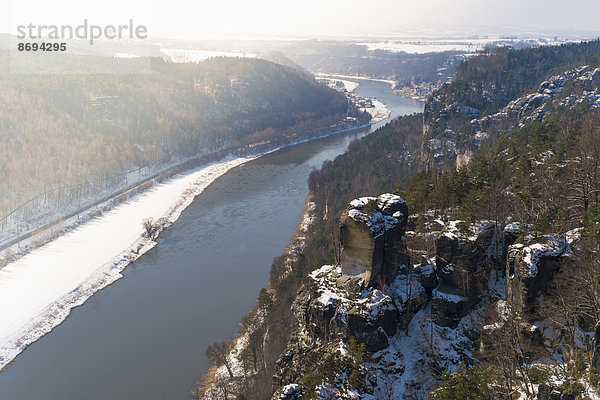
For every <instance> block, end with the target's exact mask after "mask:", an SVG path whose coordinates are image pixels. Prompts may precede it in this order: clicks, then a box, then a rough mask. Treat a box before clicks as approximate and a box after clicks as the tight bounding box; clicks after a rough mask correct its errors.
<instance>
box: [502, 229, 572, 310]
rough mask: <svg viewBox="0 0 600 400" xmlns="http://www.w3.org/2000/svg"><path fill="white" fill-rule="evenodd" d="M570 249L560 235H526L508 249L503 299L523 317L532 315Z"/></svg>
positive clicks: (563, 263) (561, 266) (567, 260)
mask: <svg viewBox="0 0 600 400" xmlns="http://www.w3.org/2000/svg"><path fill="white" fill-rule="evenodd" d="M570 254H571V248H570V246H569V243H568V242H567V239H566V238H565V237H564V236H559V235H557V236H551V235H546V236H542V237H540V238H537V239H533V238H530V239H529V240H528V242H527V243H518V244H514V245H512V246H510V247H509V248H508V259H507V265H506V268H507V271H506V276H507V282H506V291H507V299H508V300H509V302H510V304H511V306H512V307H513V309H514V310H515V311H516V312H517V313H518V314H519V315H521V316H523V317H525V318H526V319H531V318H534V317H535V312H536V311H538V309H539V301H538V299H539V298H540V296H541V295H544V294H548V290H549V288H550V287H551V285H550V283H551V282H552V279H553V278H554V276H555V275H556V274H557V273H558V272H559V271H560V269H561V268H564V267H566V266H567V265H568V263H569V262H571V259H570V257H568V256H569V255H570Z"/></svg>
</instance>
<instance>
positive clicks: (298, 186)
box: [0, 80, 423, 400]
mask: <svg viewBox="0 0 600 400" xmlns="http://www.w3.org/2000/svg"><path fill="white" fill-rule="evenodd" d="M360 83H361V85H360V86H359V88H358V89H357V92H358V93H359V94H360V95H362V96H368V97H376V98H378V99H379V100H380V101H382V102H383V103H385V104H386V105H387V106H388V108H390V109H391V110H392V111H393V116H396V115H402V114H410V113H413V112H420V111H422V109H423V105H422V103H419V102H416V101H413V100H411V99H407V98H403V97H399V96H395V95H393V94H392V93H391V90H390V87H389V85H388V84H385V83H381V82H371V81H364V80H362V81H360ZM378 125H381V123H380V124H378ZM372 129H373V128H372ZM366 133H367V131H363V132H355V133H351V134H346V135H339V136H334V137H331V138H327V139H324V140H320V141H316V142H311V143H306V144H302V145H298V146H295V147H292V148H288V149H284V150H282V151H278V152H276V153H273V154H270V155H268V156H265V157H262V158H260V159H258V160H255V161H252V162H249V163H248V164H246V165H242V166H240V167H237V168H234V169H232V170H231V171H229V172H228V173H227V174H225V175H224V176H222V177H221V178H219V179H218V180H217V181H215V182H214V183H213V184H212V185H211V186H209V187H208V188H207V189H206V190H205V191H204V192H203V193H202V194H201V195H199V196H198V197H197V198H196V199H195V200H194V202H193V203H192V204H191V205H190V206H189V207H188V208H187V209H186V210H185V211H184V212H183V213H182V215H181V217H180V218H179V220H178V221H177V222H176V223H175V224H173V226H171V227H170V228H168V229H167V230H166V231H165V232H163V234H162V235H161V238H160V239H159V242H160V243H159V244H158V246H156V247H155V248H154V249H152V250H150V251H149V252H148V253H146V254H144V255H143V256H142V257H140V259H139V260H137V261H136V262H134V263H133V264H131V265H130V266H128V267H127V268H126V269H125V271H123V275H124V278H122V279H120V280H118V281H117V282H115V283H113V284H112V285H110V286H109V287H107V288H105V289H103V290H101V291H100V292H98V293H96V294H95V295H94V296H93V297H92V298H90V299H89V300H88V301H87V302H86V303H85V304H84V305H83V306H81V307H79V308H76V309H74V310H73V311H72V313H71V315H70V316H69V317H68V318H67V319H66V320H65V321H64V322H63V323H62V324H61V325H59V326H58V327H56V328H55V329H54V330H53V331H52V332H51V333H49V334H48V335H46V336H44V337H43V338H42V339H40V340H38V341H37V342H35V343H34V344H32V345H30V346H29V347H28V348H27V349H26V350H25V351H24V352H23V353H22V354H20V355H19V356H18V357H17V358H16V360H15V361H14V363H13V364H11V365H10V366H9V367H8V368H7V369H6V371H4V372H2V373H0V400H34V399H45V400H70V399H74V400H78V399H82V400H83V399H90V400H95V399H102V400H107V399H140V400H142V399H143V400H155V399H156V400H164V399H169V400H170V399H176V400H177V399H181V400H183V399H188V398H190V390H191V389H192V387H193V386H194V384H195V382H196V379H198V378H199V377H200V376H201V375H202V374H203V373H204V372H206V370H207V369H208V367H209V362H208V360H206V358H205V356H204V351H205V350H206V347H207V346H208V345H209V344H211V343H213V342H215V341H217V340H223V339H227V338H231V337H232V336H233V334H234V333H235V331H236V330H237V328H238V323H239V322H240V321H241V319H242V317H243V316H244V315H245V314H246V313H247V312H248V310H249V309H250V308H251V307H252V305H253V304H254V301H255V299H256V296H257V295H258V291H259V289H260V288H261V287H263V286H266V284H267V280H268V272H269V268H270V266H271V262H272V260H273V258H274V257H275V256H278V255H280V254H281V253H282V252H283V251H284V249H285V247H286V246H287V245H288V244H289V242H290V239H291V237H292V235H293V234H294V232H295V229H296V226H297V224H298V222H299V220H300V216H301V214H302V211H303V209H304V201H305V198H306V195H307V193H308V188H307V184H306V180H307V178H308V175H309V173H310V172H311V171H312V170H314V169H317V168H319V167H320V166H321V164H322V163H323V161H325V160H328V159H333V158H334V157H335V156H336V155H338V154H341V153H343V152H344V151H345V150H346V148H347V147H348V144H349V143H350V142H351V141H352V140H353V139H355V138H357V137H359V136H363V135H365V134H366Z"/></svg>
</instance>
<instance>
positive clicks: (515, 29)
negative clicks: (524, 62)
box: [0, 0, 600, 38]
mask: <svg viewBox="0 0 600 400" xmlns="http://www.w3.org/2000/svg"><path fill="white" fill-rule="evenodd" d="M11 2H12V4H10V3H11ZM0 4H2V5H4V7H3V9H4V10H7V9H8V10H10V12H9V13H0V31H1V32H13V33H14V32H15V29H16V26H17V25H19V24H29V23H33V24H36V25H38V24H39V25H42V24H47V25H60V24H67V23H69V24H73V25H77V24H80V23H81V22H82V20H83V19H84V18H87V19H88V20H89V21H90V23H95V24H98V25H103V24H122V23H126V22H127V21H128V20H129V18H133V19H134V21H136V22H137V23H140V24H141V23H143V24H145V25H147V26H148V31H149V34H150V36H151V37H152V36H154V37H161V36H170V37H184V38H203V37H209V36H221V35H228V36H234V37H241V36H253V37H273V36H279V37H283V36H288V37H290V36H291V37H298V38H305V37H323V36H340V37H348V38H350V37H365V36H389V35H390V34H392V33H394V34H397V35H407V34H411V33H412V34H415V35H418V36H422V35H424V34H432V35H436V34H439V33H446V32H449V31H456V32H459V33H461V34H464V33H468V34H493V33H500V34H516V35H517V34H521V35H522V34H527V33H532V34H538V33H541V32H544V33H547V34H558V35H563V36H564V35H569V34H571V35H575V34H576V33H579V34H582V33H583V36H586V37H593V36H597V35H600V24H599V23H598V20H597V19H598V16H599V15H600V1H599V0H571V1H569V2H566V1H564V0H561V1H558V0H495V1H492V0H320V1H317V0H297V1H290V0H211V1H207V0H196V1H189V0H168V1H164V0H104V1H96V2H86V1H82V0H53V1H47V0H0ZM584 32H585V33H584Z"/></svg>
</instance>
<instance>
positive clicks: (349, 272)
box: [340, 193, 409, 286]
mask: <svg viewBox="0 0 600 400" xmlns="http://www.w3.org/2000/svg"><path fill="white" fill-rule="evenodd" d="M407 220H408V206H407V205H406V202H405V201H404V200H403V199H402V198H401V197H400V196H395V195H392V194H389V193H386V194H382V195H380V196H379V197H361V198H359V199H355V200H352V202H350V205H349V206H348V208H346V210H345V211H344V213H343V214H342V217H341V220H340V226H341V228H340V235H341V236H340V237H341V243H340V245H341V268H342V272H343V274H344V275H345V276H352V277H360V278H363V279H364V281H365V283H366V284H367V285H368V286H378V285H379V286H381V285H382V284H389V283H390V282H392V281H393V280H394V278H395V277H396V275H397V274H398V271H399V270H400V269H402V268H404V269H405V268H406V266H407V265H408V264H409V260H408V256H407V252H406V241H405V239H404V233H405V230H406V222H407Z"/></svg>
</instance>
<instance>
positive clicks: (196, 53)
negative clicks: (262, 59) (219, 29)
mask: <svg viewBox="0 0 600 400" xmlns="http://www.w3.org/2000/svg"><path fill="white" fill-rule="evenodd" d="M160 51H161V53H165V54H166V55H168V56H169V57H170V58H171V60H172V61H173V62H199V61H203V60H206V59H207V58H211V57H242V58H256V57H257V56H258V54H256V53H247V52H242V51H217V50H196V49H163V48H161V49H160Z"/></svg>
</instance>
